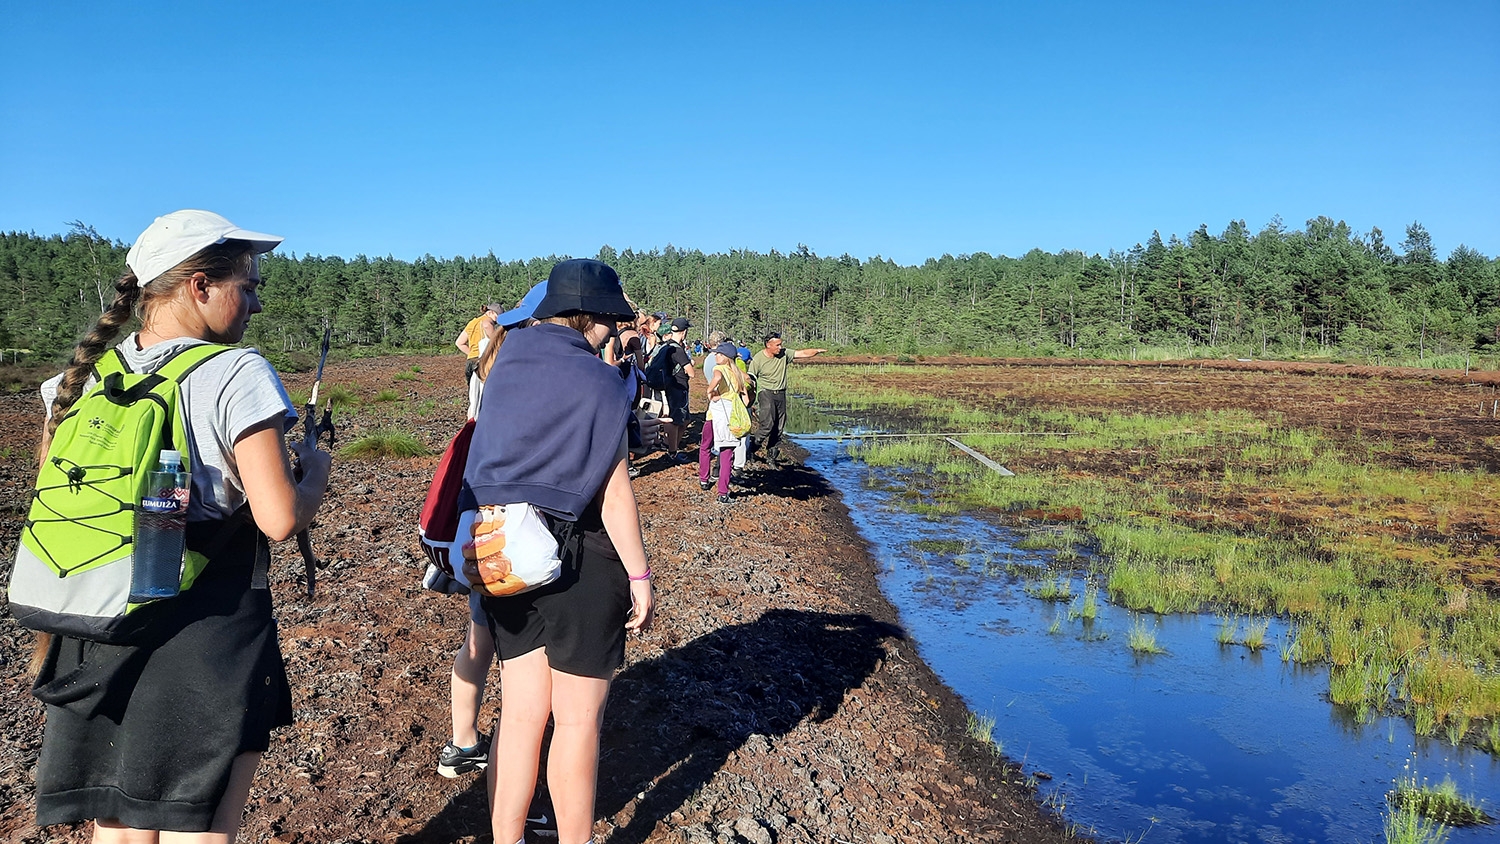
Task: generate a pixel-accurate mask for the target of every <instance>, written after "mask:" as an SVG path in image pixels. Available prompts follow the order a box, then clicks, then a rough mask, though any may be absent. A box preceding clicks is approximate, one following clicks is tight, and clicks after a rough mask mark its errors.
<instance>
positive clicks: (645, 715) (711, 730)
mask: <svg viewBox="0 0 1500 844" xmlns="http://www.w3.org/2000/svg"><path fill="white" fill-rule="evenodd" d="M902 635H903V634H902V633H901V631H900V629H899V628H897V627H895V626H894V625H891V624H887V623H884V622H880V621H877V620H875V619H873V618H871V617H870V616H867V615H845V614H833V613H819V612H806V611H801V610H787V609H778V610H771V611H770V612H767V613H766V614H764V615H762V616H761V617H760V618H758V619H756V620H755V621H752V622H749V623H746V624H736V625H732V626H729V627H724V628H722V629H719V630H716V631H714V632H713V633H710V634H708V635H706V636H700V637H699V638H697V639H694V640H693V641H691V642H688V643H687V644H685V645H681V646H679V647H676V648H673V649H672V650H669V651H667V652H666V653H663V654H662V655H661V656H659V657H656V658H654V659H650V660H646V661H644V662H640V663H637V664H635V665H632V666H630V667H629V668H628V669H626V670H625V671H623V672H621V673H620V674H619V675H618V676H617V677H616V678H615V682H614V685H613V687H612V689H611V691H610V701H609V709H608V711H607V712H606V714H605V718H604V732H603V735H602V738H601V747H602V758H601V760H600V763H599V770H600V773H599V796H598V806H597V809H596V811H595V814H596V816H597V817H600V818H615V817H616V816H617V815H619V814H620V813H621V812H622V810H624V809H626V808H627V806H628V805H629V804H630V803H631V802H632V801H633V800H636V797H637V795H639V794H644V795H645V797H644V798H643V799H640V800H639V801H638V802H637V803H636V804H635V806H634V808H633V811H631V812H630V813H629V819H628V821H620V824H621V825H620V826H619V827H618V828H617V829H616V830H615V832H614V834H613V835H612V836H611V837H610V841H611V842H612V844H641V842H644V841H645V840H646V839H647V838H648V837H650V835H651V833H652V830H654V829H655V827H656V825H657V823H658V822H660V821H662V820H664V819H665V818H666V817H667V816H668V815H670V814H671V813H672V812H674V811H676V810H677V809H679V808H681V807H683V806H684V804H685V803H686V802H687V801H688V799H689V798H690V797H691V796H692V795H693V793H694V792H696V791H698V789H700V788H701V787H702V786H703V785H705V784H706V783H707V782H708V781H709V780H710V779H712V777H713V776H714V773H715V772H716V771H717V770H719V768H720V767H721V766H722V765H723V764H724V762H725V760H726V759H728V757H729V755H730V754H731V753H733V752H734V751H735V750H736V749H738V748H739V747H740V746H741V745H742V744H744V743H745V741H746V740H747V739H749V738H750V737H751V736H753V735H763V736H766V737H768V738H774V737H776V736H779V735H782V734H784V733H786V732H787V731H788V730H791V729H792V728H793V727H795V726H796V725H798V724H799V723H801V722H802V720H803V719H805V718H811V719H813V721H815V722H816V721H822V720H825V719H827V718H829V717H830V716H832V715H833V714H834V713H835V712H836V711H837V710H838V707H839V705H840V703H841V702H842V701H843V699H844V696H845V695H846V694H847V693H848V691H849V690H850V689H854V688H857V687H859V686H860V685H862V684H863V683H864V681H865V678H866V677H867V676H869V674H870V673H871V672H873V671H874V670H875V668H876V667H877V665H878V664H879V662H880V660H881V658H882V655H883V653H884V649H883V648H882V643H883V642H884V641H885V640H886V639H889V638H901V637H902ZM485 820H486V814H485V805H484V783H483V781H482V780H480V779H478V778H476V779H475V782H474V784H473V785H471V786H470V787H469V788H468V789H466V790H465V791H464V792H463V793H461V794H459V795H458V796H456V797H455V798H454V799H453V800H452V801H450V802H449V804H448V806H447V807H445V808H444V810H443V811H442V812H440V813H439V814H438V815H437V816H436V817H434V818H433V819H432V820H431V821H430V822H429V823H428V824H427V825H426V826H425V827H423V829H422V830H420V831H419V832H417V833H414V834H412V835H408V836H403V837H402V838H400V839H399V841H400V842H402V844H429V842H438V841H451V840H453V839H454V838H455V837H458V836H462V835H474V834H476V832H478V831H479V830H482V829H484V827H485V826H486V823H485ZM487 838H488V836H487V835H485V836H483V837H481V839H480V840H487Z"/></svg>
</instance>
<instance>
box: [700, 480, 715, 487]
mask: <svg viewBox="0 0 1500 844" xmlns="http://www.w3.org/2000/svg"><path fill="white" fill-rule="evenodd" d="M713 487H714V484H713V481H699V482H698V488H699V489H713Z"/></svg>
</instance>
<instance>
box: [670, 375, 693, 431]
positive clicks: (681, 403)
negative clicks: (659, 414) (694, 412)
mask: <svg viewBox="0 0 1500 844" xmlns="http://www.w3.org/2000/svg"><path fill="white" fill-rule="evenodd" d="M667 415H668V416H670V417H672V421H673V422H674V423H676V424H678V425H686V424H687V416H688V388H687V387H684V386H682V385H680V384H673V385H671V386H669V387H667Z"/></svg>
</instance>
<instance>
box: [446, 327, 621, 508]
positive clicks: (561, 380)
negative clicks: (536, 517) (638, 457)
mask: <svg viewBox="0 0 1500 844" xmlns="http://www.w3.org/2000/svg"><path fill="white" fill-rule="evenodd" d="M629 415H630V395H629V393H628V392H627V390H626V386H625V382H624V381H623V380H621V378H620V373H619V370H617V369H615V368H614V367H612V366H610V365H609V364H607V363H605V362H604V361H602V360H600V359H599V358H598V357H597V356H596V355H595V354H594V352H593V350H592V349H590V348H589V344H588V341H587V340H585V339H584V337H583V335H582V334H579V333H578V332H577V331H574V330H573V329H571V328H568V327H566V326H562V325H553V324H550V323H542V324H540V325H535V326H532V327H531V328H524V329H521V330H519V331H514V332H511V333H510V334H509V335H507V336H506V338H505V344H504V345H502V346H501V347H500V351H498V352H496V353H495V363H494V366H493V368H492V369H491V370H490V374H489V377H488V378H487V379H486V380H485V382H484V397H483V400H482V401H481V402H480V406H479V416H478V417H477V419H476V420H475V423H474V439H473V442H472V444H471V445H470V447H469V459H468V462H467V463H466V464H465V466H464V483H463V489H462V491H461V492H460V494H459V506H460V507H461V508H462V509H474V508H475V507H479V506H482V505H493V504H516V503H522V502H524V503H527V504H531V505H533V506H535V507H537V508H539V509H541V510H543V511H545V512H547V513H550V514H552V515H554V516H556V517H558V518H561V519H565V520H567V521H577V520H578V517H579V515H580V514H581V513H583V511H584V508H585V507H587V506H588V504H589V502H590V501H592V500H593V498H594V496H595V495H596V494H597V493H598V492H599V489H600V488H601V487H602V486H603V485H604V482H605V480H607V479H608V477H609V471H610V469H611V468H613V466H614V463H615V460H616V458H617V457H618V456H619V449H620V444H621V442H622V441H623V438H624V436H625V422H626V419H627V418H628V417H629Z"/></svg>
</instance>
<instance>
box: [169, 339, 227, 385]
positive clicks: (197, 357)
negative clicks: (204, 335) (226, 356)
mask: <svg viewBox="0 0 1500 844" xmlns="http://www.w3.org/2000/svg"><path fill="white" fill-rule="evenodd" d="M232 348H234V347H233V346H224V345H220V344H217V343H195V344H194V345H191V346H184V347H183V348H182V349H179V350H178V351H177V352H176V353H175V354H173V355H172V356H171V357H170V358H167V360H166V362H165V363H163V364H162V365H161V366H159V367H157V369H156V374H157V375H160V376H161V377H162V378H163V379H167V380H170V381H176V382H177V383H179V384H180V383H182V380H183V379H184V378H186V377H188V375H189V374H190V373H191V372H192V371H193V370H195V369H197V368H198V367H199V366H202V365H203V364H204V363H207V362H208V360H209V359H210V358H213V357H215V356H217V355H219V354H222V353H224V352H227V351H229V350H230V349H232Z"/></svg>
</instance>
